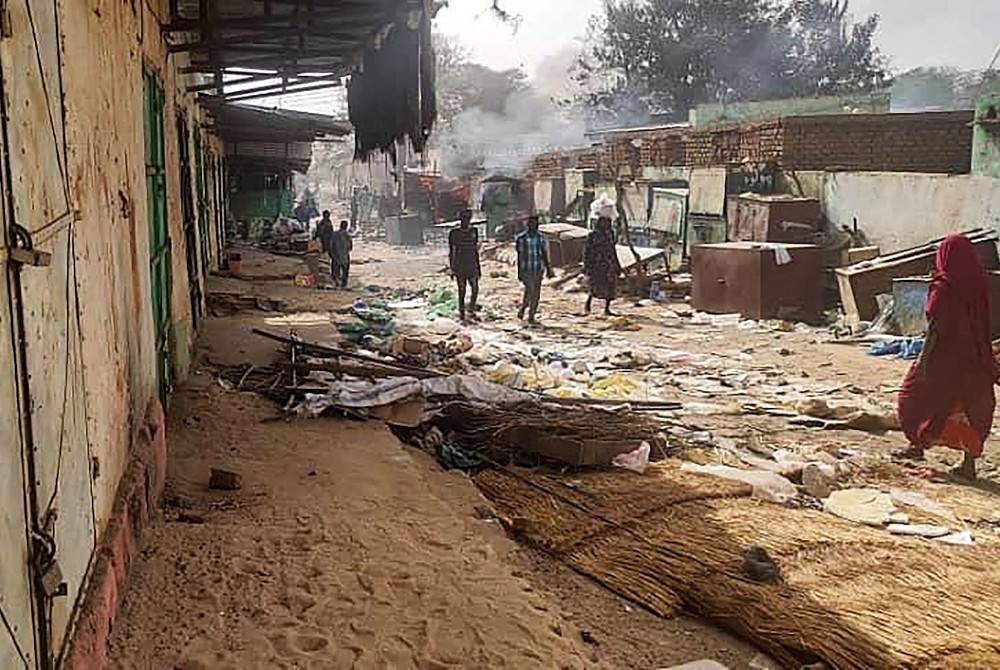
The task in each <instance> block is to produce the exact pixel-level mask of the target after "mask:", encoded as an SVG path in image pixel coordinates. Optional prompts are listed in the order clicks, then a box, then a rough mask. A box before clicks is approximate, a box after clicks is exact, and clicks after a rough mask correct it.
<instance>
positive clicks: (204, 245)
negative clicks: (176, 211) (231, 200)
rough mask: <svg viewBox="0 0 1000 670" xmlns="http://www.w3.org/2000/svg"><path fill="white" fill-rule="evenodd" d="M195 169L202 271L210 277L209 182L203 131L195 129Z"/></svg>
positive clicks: (196, 127)
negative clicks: (202, 143)
mask: <svg viewBox="0 0 1000 670" xmlns="http://www.w3.org/2000/svg"><path fill="white" fill-rule="evenodd" d="M194 169H195V179H196V185H197V191H196V192H197V193H198V235H199V237H200V238H201V270H202V272H203V273H204V274H205V275H206V276H207V275H208V180H207V179H206V177H205V151H204V148H203V147H202V145H201V129H200V128H199V127H198V126H195V127H194Z"/></svg>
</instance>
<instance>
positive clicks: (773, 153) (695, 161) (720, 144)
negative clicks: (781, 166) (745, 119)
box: [683, 120, 783, 167]
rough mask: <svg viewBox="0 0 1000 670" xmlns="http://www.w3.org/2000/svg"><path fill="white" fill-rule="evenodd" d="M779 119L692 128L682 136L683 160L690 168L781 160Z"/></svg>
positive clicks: (780, 127) (781, 134)
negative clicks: (699, 128)
mask: <svg viewBox="0 0 1000 670" xmlns="http://www.w3.org/2000/svg"><path fill="white" fill-rule="evenodd" d="M782 136H783V129H782V125H781V121H777V120H776V121H767V122H764V123H754V124H747V125H741V126H728V127H719V128H711V129H708V130H692V131H689V132H688V133H687V135H686V136H685V138H684V163H683V165H687V166H690V167H716V166H723V165H729V166H736V165H740V164H741V163H743V162H744V161H750V162H752V163H776V162H780V160H781V151H782Z"/></svg>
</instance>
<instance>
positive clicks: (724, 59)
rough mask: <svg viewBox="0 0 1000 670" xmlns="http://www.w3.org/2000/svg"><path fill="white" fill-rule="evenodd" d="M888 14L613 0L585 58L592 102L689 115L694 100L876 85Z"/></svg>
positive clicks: (825, 0) (693, 0)
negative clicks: (883, 19)
mask: <svg viewBox="0 0 1000 670" xmlns="http://www.w3.org/2000/svg"><path fill="white" fill-rule="evenodd" d="M877 27H878V17H877V16H874V15H873V16H870V17H868V18H867V19H865V20H864V21H862V22H860V23H853V22H852V21H851V18H850V15H849V14H848V2H847V0H784V1H783V2H778V1H776V0H605V2H604V11H603V13H602V15H600V16H599V17H596V18H595V20H594V22H593V24H592V28H591V31H590V48H589V49H588V51H587V53H585V54H584V56H583V57H582V58H581V62H580V66H579V68H578V76H577V78H578V81H579V83H580V84H581V86H582V87H583V96H582V97H583V101H584V102H585V103H586V104H588V105H589V106H591V107H592V108H593V109H596V110H597V111H599V112H600V111H605V112H612V113H615V112H616V111H617V110H619V109H621V108H622V107H623V106H624V107H626V108H627V106H628V104H629V103H630V104H631V105H632V107H633V108H635V107H638V108H639V109H640V110H644V111H645V112H647V113H661V114H662V113H668V114H674V115H676V116H679V117H680V116H683V115H685V114H686V113H687V110H688V109H690V108H691V107H693V106H695V105H698V104H701V103H706V102H720V101H731V100H761V99H774V98H781V97H787V96H795V95H816V94H824V93H834V92H840V91H847V90H850V91H854V92H857V91H859V90H868V89H871V88H872V87H876V86H879V85H882V84H883V83H884V82H885V80H886V71H885V68H884V62H883V59H882V57H881V56H880V55H879V53H878V50H877V49H875V48H874V46H873V43H872V38H873V35H874V33H875V31H876V29H877Z"/></svg>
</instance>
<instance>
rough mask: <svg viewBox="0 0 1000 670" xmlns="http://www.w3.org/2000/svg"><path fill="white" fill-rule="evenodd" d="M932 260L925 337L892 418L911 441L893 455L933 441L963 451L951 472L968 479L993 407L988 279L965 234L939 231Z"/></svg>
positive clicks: (917, 451) (919, 450)
mask: <svg viewBox="0 0 1000 670" xmlns="http://www.w3.org/2000/svg"><path fill="white" fill-rule="evenodd" d="M935 264H936V270H937V271H936V272H935V274H934V279H933V281H932V282H931V288H930V292H929V293H928V295H927V338H926V340H925V344H924V348H923V351H922V352H921V353H920V357H919V358H918V359H917V360H916V361H915V362H914V364H913V365H912V366H911V367H910V370H909V372H908V373H907V375H906V379H905V380H904V381H903V388H902V390H901V391H900V393H899V422H900V424H901V426H902V428H903V433H904V434H905V435H906V437H907V439H908V440H909V441H910V445H911V447H910V449H909V450H908V451H905V452H901V453H899V454H897V455H899V456H903V457H907V458H922V457H923V455H924V450H925V449H927V448H929V447H932V446H937V445H940V446H946V447H950V448H952V449H959V450H961V451H964V452H965V457H964V460H963V462H962V465H961V466H960V467H959V468H958V469H957V470H955V474H956V475H958V476H959V477H962V478H965V479H969V480H972V479H975V477H976V459H977V458H979V456H981V455H982V453H983V442H984V441H985V440H986V438H987V437H988V436H989V435H990V431H991V430H992V428H993V411H994V409H995V407H996V397H995V395H994V392H993V385H994V383H996V381H997V376H998V375H997V364H996V361H995V359H994V357H993V348H992V343H991V332H990V331H991V328H990V313H991V312H990V280H989V276H988V275H987V274H986V271H985V270H984V269H983V266H982V263H981V262H980V260H979V256H978V254H977V253H976V248H975V247H974V246H973V244H972V242H970V241H969V238H967V237H965V236H964V235H949V236H948V237H946V238H945V239H944V241H943V242H942V243H941V245H940V246H939V247H938V250H937V258H936V260H935Z"/></svg>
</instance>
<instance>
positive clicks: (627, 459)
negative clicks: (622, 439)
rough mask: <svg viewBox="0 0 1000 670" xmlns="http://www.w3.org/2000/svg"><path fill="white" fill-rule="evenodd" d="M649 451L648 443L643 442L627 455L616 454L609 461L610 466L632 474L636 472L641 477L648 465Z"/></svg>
mask: <svg viewBox="0 0 1000 670" xmlns="http://www.w3.org/2000/svg"><path fill="white" fill-rule="evenodd" d="M649 449H650V447H649V442H643V443H642V444H640V445H639V446H638V448H636V449H634V450H632V451H630V452H628V453H627V454H618V455H617V456H615V457H614V458H613V459H612V460H611V465H613V466H615V467H616V468H625V469H626V470H631V471H632V472H638V473H639V474H640V475H641V474H642V473H644V472H646V466H648V465H649Z"/></svg>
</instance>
